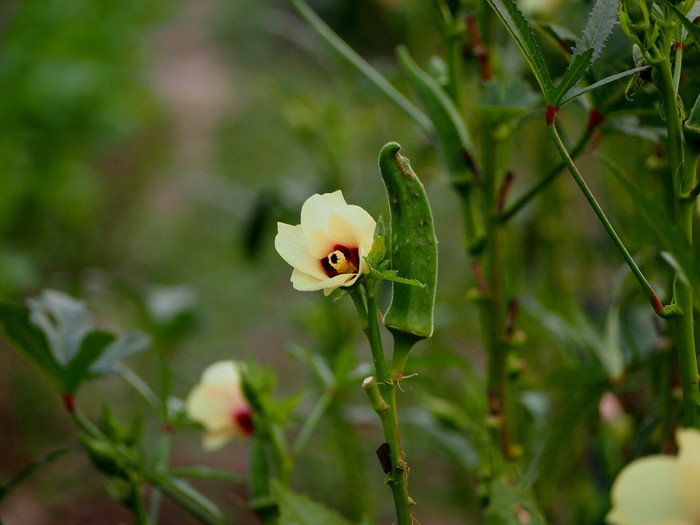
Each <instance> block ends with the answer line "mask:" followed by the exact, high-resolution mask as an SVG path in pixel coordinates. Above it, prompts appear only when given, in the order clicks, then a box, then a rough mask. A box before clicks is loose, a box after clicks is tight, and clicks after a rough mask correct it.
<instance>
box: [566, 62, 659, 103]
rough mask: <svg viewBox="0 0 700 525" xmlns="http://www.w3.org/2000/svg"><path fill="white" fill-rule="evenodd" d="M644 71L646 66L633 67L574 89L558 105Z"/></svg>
mask: <svg viewBox="0 0 700 525" xmlns="http://www.w3.org/2000/svg"><path fill="white" fill-rule="evenodd" d="M646 69H648V66H643V67H635V68H633V69H628V70H627V71H622V72H621V73H616V74H614V75H610V76H609V77H605V78H603V79H601V80H599V81H598V82H595V83H593V84H591V85H589V86H584V87H580V88H577V87H574V88H572V89H570V90H569V91H568V92H566V93H565V94H564V95H563V96H562V98H561V100H560V102H559V103H560V104H561V105H562V106H563V105H564V104H566V103H567V102H569V101H571V100H573V99H575V98H576V97H578V96H581V95H583V94H584V93H588V92H589V91H592V90H594V89H597V88H599V87H602V86H605V85H606V84H610V83H611V82H615V81H616V80H620V79H622V78H625V77H630V76H632V75H634V74H635V73H640V72H642V71H644V70H646Z"/></svg>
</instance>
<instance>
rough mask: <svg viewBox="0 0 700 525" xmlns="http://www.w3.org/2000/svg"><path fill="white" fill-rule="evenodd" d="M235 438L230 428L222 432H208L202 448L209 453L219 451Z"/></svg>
mask: <svg viewBox="0 0 700 525" xmlns="http://www.w3.org/2000/svg"><path fill="white" fill-rule="evenodd" d="M234 437H236V436H235V434H233V433H232V432H231V429H228V428H227V429H225V430H224V431H222V432H207V433H205V434H204V436H203V438H202V446H203V447H204V449H205V450H208V451H214V450H219V449H220V448H222V447H223V446H224V445H225V444H226V443H228V442H229V441H230V440H231V439H233V438H234Z"/></svg>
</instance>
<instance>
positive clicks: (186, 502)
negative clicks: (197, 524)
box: [146, 473, 226, 525]
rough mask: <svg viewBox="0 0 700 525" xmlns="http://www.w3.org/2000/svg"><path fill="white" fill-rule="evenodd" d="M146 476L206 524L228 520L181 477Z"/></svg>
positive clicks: (218, 523) (155, 485) (151, 474)
mask: <svg viewBox="0 0 700 525" xmlns="http://www.w3.org/2000/svg"><path fill="white" fill-rule="evenodd" d="M146 478H147V479H148V481H149V483H151V484H152V485H153V486H154V487H155V488H157V489H158V490H160V491H161V492H162V493H163V494H165V495H166V496H168V497H169V498H170V499H171V500H173V502H175V503H176V504H178V505H179V506H180V507H182V508H183V509H184V510H186V511H187V512H189V513H190V514H192V516H194V517H196V518H197V519H198V520H199V521H201V522H202V523H205V524H206V525H220V524H222V523H224V522H225V521H226V520H225V518H224V515H223V514H222V513H221V511H220V510H219V508H218V507H217V506H216V505H215V504H214V503H212V502H211V501H210V500H209V499H207V498H206V497H204V496H203V495H202V494H201V493H200V492H199V491H197V490H195V489H194V488H193V487H192V486H191V485H190V484H189V483H187V482H185V481H183V480H181V479H173V478H170V477H168V476H164V475H161V474H154V473H147V474H146Z"/></svg>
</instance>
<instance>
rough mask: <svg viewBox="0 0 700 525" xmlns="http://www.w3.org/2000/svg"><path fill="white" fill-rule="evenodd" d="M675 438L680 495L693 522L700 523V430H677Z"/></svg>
mask: <svg viewBox="0 0 700 525" xmlns="http://www.w3.org/2000/svg"><path fill="white" fill-rule="evenodd" d="M676 439H677V441H678V466H679V469H680V474H679V476H680V491H681V497H682V498H683V502H684V504H685V509H686V511H687V513H688V514H689V515H691V516H692V517H693V518H694V521H693V523H700V498H698V487H700V432H698V431H697V430H691V429H685V430H679V431H678V433H677V435H676Z"/></svg>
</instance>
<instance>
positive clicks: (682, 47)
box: [673, 42, 686, 49]
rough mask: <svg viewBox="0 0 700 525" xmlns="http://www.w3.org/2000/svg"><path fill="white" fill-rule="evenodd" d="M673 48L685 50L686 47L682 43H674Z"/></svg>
mask: <svg viewBox="0 0 700 525" xmlns="http://www.w3.org/2000/svg"><path fill="white" fill-rule="evenodd" d="M673 45H674V46H676V49H685V48H686V45H685V44H684V43H683V42H674V43H673Z"/></svg>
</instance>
